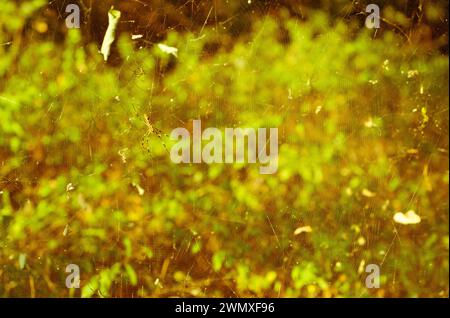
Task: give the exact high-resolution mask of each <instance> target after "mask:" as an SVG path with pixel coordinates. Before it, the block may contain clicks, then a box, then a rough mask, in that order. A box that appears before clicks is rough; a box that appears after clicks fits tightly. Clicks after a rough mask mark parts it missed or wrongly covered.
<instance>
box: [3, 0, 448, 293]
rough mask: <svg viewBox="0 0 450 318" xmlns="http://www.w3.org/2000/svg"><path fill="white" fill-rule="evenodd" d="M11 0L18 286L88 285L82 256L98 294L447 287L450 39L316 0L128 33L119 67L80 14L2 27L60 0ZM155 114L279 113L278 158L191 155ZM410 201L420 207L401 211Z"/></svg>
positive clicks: (8, 156)
mask: <svg viewBox="0 0 450 318" xmlns="http://www.w3.org/2000/svg"><path fill="white" fill-rule="evenodd" d="M13 3H14V2H12V1H6V2H4V3H2V5H0V8H2V9H3V10H0V21H7V22H4V23H3V22H0V54H1V55H0V56H1V57H0V77H1V78H2V80H1V82H0V119H1V120H0V163H1V164H0V175H1V177H2V179H1V180H0V182H1V184H0V190H1V191H0V196H1V200H0V202H1V203H0V246H1V248H0V265H1V267H0V277H1V279H0V281H1V282H2V284H0V295H1V296H30V295H36V296H74V295H73V294H70V293H69V290H68V289H67V288H66V287H65V284H64V281H65V275H66V273H65V272H64V269H65V267H66V265H67V264H71V263H73V264H78V265H79V266H80V268H81V284H82V289H81V293H80V294H79V295H78V294H76V296H83V297H92V296H96V297H108V296H132V295H133V296H174V295H177V296H282V297H283V296H284V297H315V296H326V297H330V296H345V297H349V296H390V297H394V296H395V297H397V296H446V297H448V273H449V272H448V246H449V244H448V241H449V236H448V102H449V101H448V56H446V55H441V54H440V53H439V52H437V51H436V50H429V49H427V48H423V47H422V46H421V45H420V44H412V43H411V44H407V43H405V39H404V38H403V37H402V36H401V35H397V34H395V33H393V32H390V31H387V32H384V33H383V34H382V35H381V36H380V37H379V38H377V39H375V40H374V39H373V38H372V36H373V34H372V33H373V32H372V31H371V30H367V29H360V26H359V25H357V24H355V23H353V22H352V21H332V20H330V18H329V17H328V16H327V14H325V13H323V12H313V13H311V15H310V18H309V19H308V20H307V21H305V22H300V21H298V20H295V19H294V18H290V17H288V15H287V13H286V18H285V19H283V20H276V19H272V18H270V17H269V16H267V17H264V18H263V19H260V20H259V22H256V23H254V25H253V27H252V28H253V29H252V31H251V32H250V33H249V34H246V35H244V36H243V37H240V38H236V39H231V38H230V37H229V36H228V35H226V34H221V33H220V32H219V31H218V30H213V29H212V28H210V27H206V28H204V30H203V32H202V33H201V34H197V33H196V34H193V33H184V34H181V33H176V32H173V33H170V34H169V35H168V37H167V39H166V40H165V41H164V48H167V47H169V48H171V49H172V52H173V49H175V48H176V49H177V51H176V54H173V53H172V54H167V52H164V51H163V50H161V48H160V47H158V46H157V45H154V46H152V47H149V48H142V49H141V48H135V47H134V45H133V43H132V41H131V39H130V35H129V34H122V35H121V36H120V37H119V38H118V39H116V41H117V47H114V46H113V50H117V51H118V52H119V55H120V58H121V64H120V66H117V67H113V66H109V65H107V64H105V63H104V62H103V60H102V56H101V55H100V54H99V53H98V46H97V45H95V44H89V45H84V44H83V42H82V37H81V34H80V32H79V31H78V30H69V31H68V33H67V36H66V38H65V40H64V42H63V43H55V42H49V41H45V40H29V42H28V43H27V45H26V46H24V47H22V46H19V47H17V48H16V47H15V45H16V44H15V41H16V38H14V41H13V44H12V47H9V48H7V47H4V46H2V45H1V43H4V42H7V41H10V40H11V39H12V37H14V34H15V33H16V32H19V30H21V29H22V28H23V26H24V25H25V23H26V21H27V19H29V17H30V15H31V14H32V13H33V12H35V10H37V9H38V8H39V7H40V6H42V3H43V2H42V1H27V2H24V3H23V5H21V10H20V12H18V13H17V14H16V13H15V14H10V15H8V13H6V15H5V16H3V14H4V10H6V11H8V10H9V11H8V12H10V11H11V10H12V8H13V6H15V5H14V4H13ZM436 14H439V13H436ZM2 26H5V28H2ZM281 38H287V39H288V41H286V40H285V41H282V40H280V39H281ZM212 47H214V48H216V49H215V51H214V52H213V53H211V49H210V48H212ZM144 114H149V115H150V117H151V120H152V122H153V124H154V125H155V127H158V128H159V129H161V130H162V131H163V132H165V133H169V132H170V131H171V130H172V129H173V128H176V127H179V126H186V127H189V124H190V123H191V120H192V119H197V118H201V119H202V125H203V126H205V127H208V126H210V127H211V126H213V127H218V128H223V127H231V126H234V125H235V126H240V127H279V132H280V153H279V157H280V161H279V169H278V172H277V173H276V174H274V175H268V176H265V175H260V174H259V172H258V167H257V166H256V165H221V164H213V165H204V164H198V165H175V164H173V163H172V162H171V161H170V158H169V157H168V156H167V154H166V152H165V149H164V147H163V145H162V142H161V140H160V139H159V138H158V137H156V136H150V139H149V140H148V141H145V142H144V146H143V145H142V141H143V137H144V135H145V134H146V131H147V128H146V126H145V123H144V120H143V115H144ZM163 138H165V137H163ZM165 142H166V143H168V144H170V141H169V140H165ZM409 209H413V210H415V211H416V212H417V213H418V214H419V215H421V216H422V222H421V223H419V224H417V225H408V226H406V225H399V224H395V223H394V222H393V219H392V217H393V215H394V213H395V212H397V211H407V210H409ZM304 225H309V226H311V228H312V232H311V233H302V234H300V235H294V231H295V229H296V228H298V227H299V226H304ZM369 263H375V264H382V267H381V273H382V286H381V288H380V289H378V290H370V289H367V288H366V287H365V285H364V281H365V272H364V270H360V269H359V267H361V266H362V264H369ZM77 292H78V291H77Z"/></svg>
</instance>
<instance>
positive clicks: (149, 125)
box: [141, 114, 170, 154]
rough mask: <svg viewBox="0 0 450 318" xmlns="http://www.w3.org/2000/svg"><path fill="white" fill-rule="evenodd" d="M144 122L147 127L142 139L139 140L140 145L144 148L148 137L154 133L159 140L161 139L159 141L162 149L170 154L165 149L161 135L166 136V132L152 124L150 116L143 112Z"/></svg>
mask: <svg viewBox="0 0 450 318" xmlns="http://www.w3.org/2000/svg"><path fill="white" fill-rule="evenodd" d="M144 123H145V126H146V127H147V131H146V132H145V134H144V136H143V137H142V141H141V145H142V147H143V148H145V145H146V144H147V145H148V143H149V138H150V136H151V135H155V136H157V137H158V138H159V140H161V143H162V145H163V147H164V149H165V150H166V152H167V153H168V154H170V152H169V150H168V149H167V146H166V143H165V142H164V140H163V138H162V137H163V135H164V136H166V137H167V135H166V134H164V133H163V132H162V131H161V130H160V129H158V128H156V127H154V126H153V124H152V123H151V121H150V116H148V115H147V114H144ZM147 151H148V153H150V149H149V148H147Z"/></svg>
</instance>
